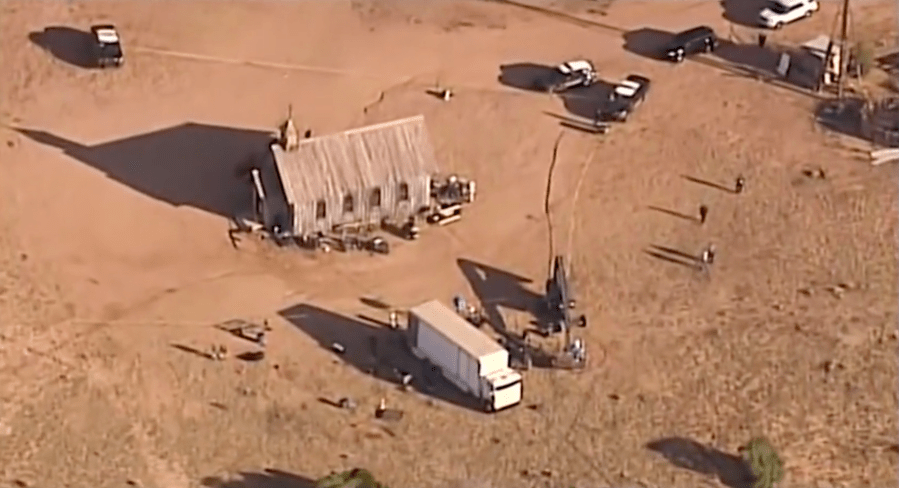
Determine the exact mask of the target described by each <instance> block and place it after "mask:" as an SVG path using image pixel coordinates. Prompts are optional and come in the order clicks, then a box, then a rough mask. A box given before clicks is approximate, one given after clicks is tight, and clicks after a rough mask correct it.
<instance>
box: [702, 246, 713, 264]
mask: <svg viewBox="0 0 899 488" xmlns="http://www.w3.org/2000/svg"><path fill="white" fill-rule="evenodd" d="M701 259H702V262H703V264H706V265H708V266H711V265H712V264H714V262H715V245H714V244H709V247H707V248H705V250H704V251H702V258H701Z"/></svg>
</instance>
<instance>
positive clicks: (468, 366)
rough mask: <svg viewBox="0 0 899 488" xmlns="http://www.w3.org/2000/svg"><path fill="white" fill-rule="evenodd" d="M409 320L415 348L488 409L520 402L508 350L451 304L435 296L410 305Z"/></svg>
mask: <svg viewBox="0 0 899 488" xmlns="http://www.w3.org/2000/svg"><path fill="white" fill-rule="evenodd" d="M408 325H409V328H408V333H409V345H410V347H411V349H412V352H413V353H414V354H415V355H416V356H417V357H418V358H419V359H422V360H426V361H429V362H431V363H432V364H434V365H436V366H438V367H439V368H440V371H441V373H442V374H443V376H445V377H446V378H447V379H448V380H449V381H450V382H451V383H453V384H454V385H456V386H457V387H458V388H460V389H461V390H462V391H464V392H466V393H468V394H470V395H473V396H474V397H475V398H477V399H479V400H480V401H481V404H482V405H483V407H484V410H485V411H488V412H495V411H498V410H502V409H504V408H506V407H511V406H513V405H516V404H518V403H520V402H521V375H520V374H519V373H518V372H517V371H515V370H513V369H512V368H510V367H509V351H507V350H506V349H505V348H503V347H502V346H500V345H499V344H497V342H496V341H494V340H493V339H492V338H491V337H490V336H488V335H487V334H485V333H484V332H483V331H481V330H480V329H478V328H476V327H474V326H473V325H472V324H470V323H469V322H467V321H466V320H465V319H463V318H462V317H461V316H459V314H457V313H456V312H455V311H453V309H451V308H450V307H448V306H446V305H444V304H443V303H440V302H439V301H437V300H432V301H429V302H426V303H423V304H421V305H418V306H416V307H414V308H412V309H411V310H409V324H408Z"/></svg>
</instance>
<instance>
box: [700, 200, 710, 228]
mask: <svg viewBox="0 0 899 488" xmlns="http://www.w3.org/2000/svg"><path fill="white" fill-rule="evenodd" d="M708 216H709V207H708V206H706V205H700V206H699V224H700V225H702V224H705V219H706V217H708Z"/></svg>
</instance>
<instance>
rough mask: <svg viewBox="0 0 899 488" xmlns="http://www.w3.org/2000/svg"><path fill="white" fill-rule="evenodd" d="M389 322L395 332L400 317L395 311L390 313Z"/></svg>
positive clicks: (398, 325)
mask: <svg viewBox="0 0 899 488" xmlns="http://www.w3.org/2000/svg"><path fill="white" fill-rule="evenodd" d="M389 320H390V328H391V329H393V330H396V329H398V328H399V327H400V317H399V314H397V313H396V310H391V311H390V316H389Z"/></svg>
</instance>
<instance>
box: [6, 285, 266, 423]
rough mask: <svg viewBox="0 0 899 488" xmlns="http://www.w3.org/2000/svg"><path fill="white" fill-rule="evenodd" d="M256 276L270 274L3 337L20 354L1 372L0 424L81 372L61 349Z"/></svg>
mask: <svg viewBox="0 0 899 488" xmlns="http://www.w3.org/2000/svg"><path fill="white" fill-rule="evenodd" d="M254 274H265V275H268V274H269V273H266V272H261V271H244V270H229V271H225V272H221V273H216V274H213V275H210V276H206V277H203V278H200V279H197V280H193V281H188V282H186V283H183V284H181V285H179V286H176V287H170V288H167V289H165V290H162V291H159V292H155V293H152V294H150V295H149V296H147V297H146V298H143V299H141V300H137V301H135V302H134V303H132V304H130V305H128V306H126V307H124V308H123V309H120V310H118V311H116V312H115V313H114V314H110V315H108V316H106V317H98V318H96V319H92V320H86V319H82V320H78V319H74V318H69V319H66V320H63V321H60V322H56V323H54V324H51V325H49V326H47V327H46V328H45V329H44V332H43V333H41V334H39V335H30V336H28V337H25V338H22V339H18V340H9V338H8V337H5V336H0V351H20V353H19V354H18V355H17V357H16V358H15V359H17V360H16V361H15V364H13V365H6V366H5V367H4V368H2V369H0V376H2V377H3V381H2V388H0V395H2V404H0V405H2V409H0V425H10V423H11V422H12V421H13V420H14V419H15V417H16V416H17V415H18V413H19V412H20V411H21V410H22V408H24V407H25V406H27V405H31V404H33V403H34V402H36V401H37V400H38V399H39V398H40V393H41V392H42V391H45V387H46V386H47V385H49V384H50V383H52V382H53V381H56V379H57V378H59V377H60V376H61V375H72V374H75V373H76V372H78V371H79V370H80V369H82V367H81V365H80V364H79V361H78V359H79V357H70V358H63V357H60V354H59V353H60V352H61V351H62V350H64V349H66V348H74V346H76V345H77V344H78V343H79V342H83V341H85V340H87V339H88V338H90V337H91V336H93V335H95V334H97V333H99V332H102V331H104V330H106V329H108V328H109V327H111V326H113V325H116V324H117V323H119V321H120V320H121V319H122V318H123V317H127V316H128V315H130V314H133V313H135V312H138V311H140V310H142V309H145V308H147V307H149V306H151V305H153V304H154V303H156V302H158V301H159V300H161V299H163V298H166V297H169V296H171V295H173V294H176V293H178V292H181V291H184V290H186V289H189V288H191V287H193V286H197V285H200V284H204V283H209V282H213V281H216V280H220V279H224V278H230V277H234V276H246V275H254ZM65 326H73V327H71V328H70V329H67V330H68V331H69V332H70V333H68V334H60V329H61V328H62V327H65ZM71 329H75V331H74V332H72V331H71ZM48 343H49V344H51V346H50V347H49V348H40V347H36V346H37V345H38V344H48ZM35 359H39V360H35Z"/></svg>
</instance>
